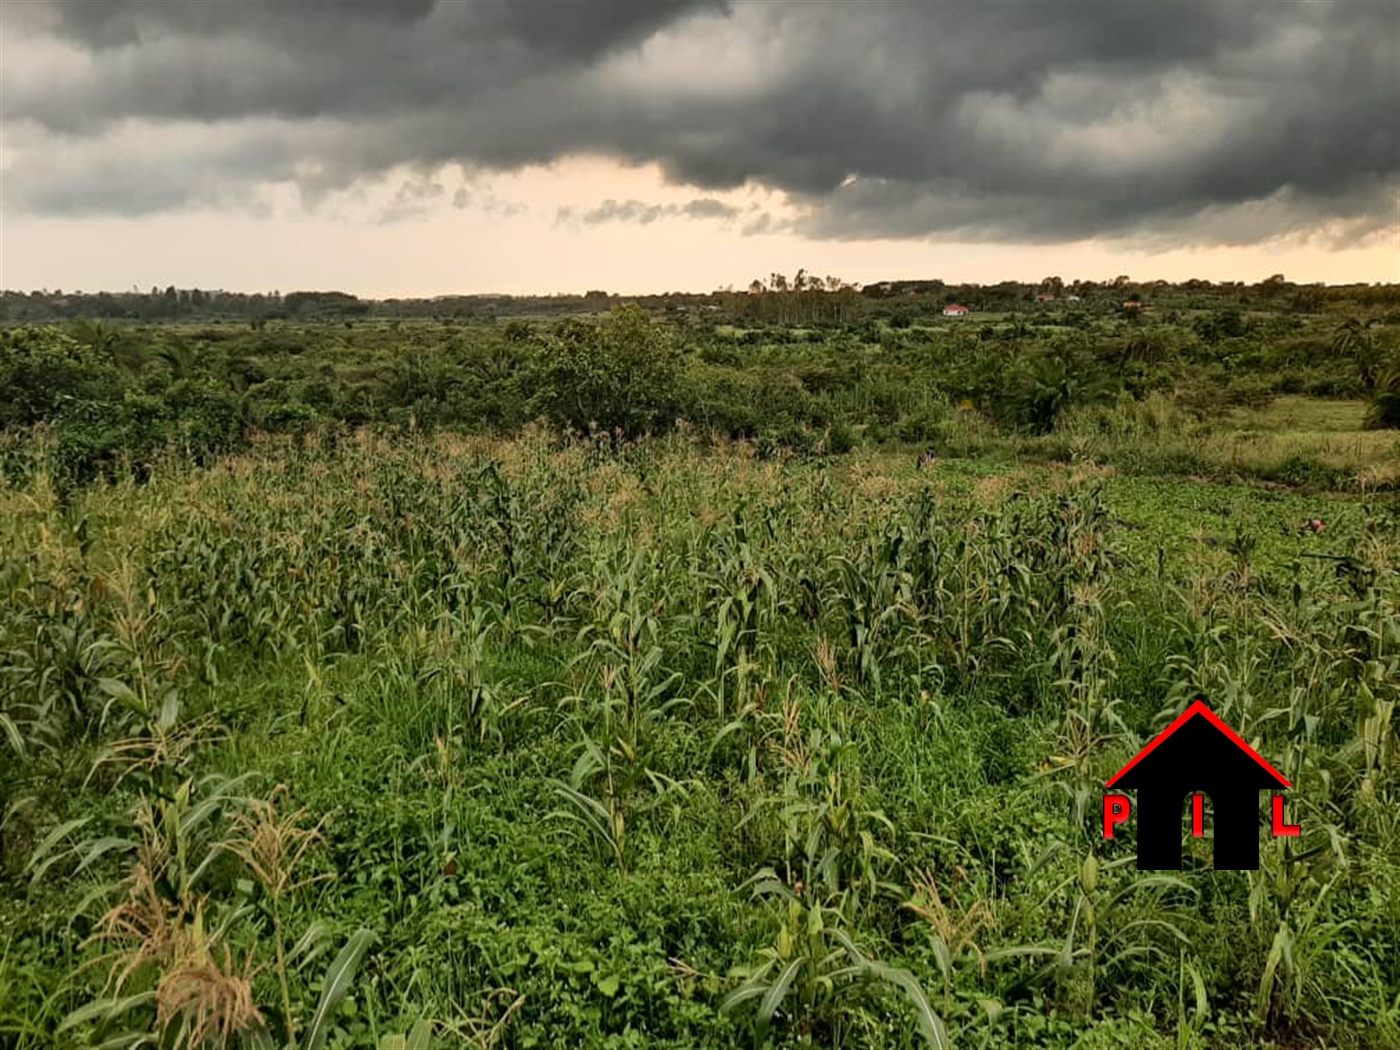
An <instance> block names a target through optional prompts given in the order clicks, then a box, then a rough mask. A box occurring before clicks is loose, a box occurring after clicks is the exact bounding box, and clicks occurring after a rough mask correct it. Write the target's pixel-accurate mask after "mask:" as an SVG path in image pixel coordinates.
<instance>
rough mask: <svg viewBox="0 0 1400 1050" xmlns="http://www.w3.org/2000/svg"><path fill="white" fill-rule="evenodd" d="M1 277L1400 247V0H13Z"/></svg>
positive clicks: (972, 264) (1095, 267)
mask: <svg viewBox="0 0 1400 1050" xmlns="http://www.w3.org/2000/svg"><path fill="white" fill-rule="evenodd" d="M0 133H3V139H0V178H3V187H2V189H0V193H2V194H3V196H2V197H0V206H3V230H2V231H0V232H3V241H0V244H3V248H0V252H2V253H3V254H2V255H0V285H3V286H4V287H7V288H22V289H26V290H27V289H31V288H38V287H49V288H53V287H61V288H65V289H69V290H71V289H84V290H95V289H98V288H105V289H122V288H130V287H132V286H137V287H140V288H143V289H145V288H149V287H150V286H151V285H160V286H165V285H167V284H171V283H173V284H177V285H179V286H182V287H188V286H197V287H204V288H216V287H223V288H228V289H236V290H245V291H257V290H268V289H272V288H278V289H281V290H282V291H289V290H292V289H296V288H341V289H344V290H347V291H352V292H357V293H360V294H365V295H414V294H418V295H432V294H442V293H450V292H486V291H506V292H529V291H539V292H552V291H582V290H584V289H587V288H604V289H608V290H611V291H622V292H644V291H666V290H676V289H693V290H709V289H712V288H714V287H718V286H722V285H725V284H728V283H733V284H735V285H738V286H742V285H744V284H747V283H748V281H750V280H751V279H753V278H754V277H757V276H767V275H768V274H769V273H771V272H773V271H775V270H780V271H782V272H784V273H788V274H791V273H792V272H793V271H795V270H796V269H797V268H798V267H805V268H807V269H808V270H811V271H815V272H818V273H820V274H822V275H827V274H835V275H837V276H840V277H843V278H845V279H847V280H855V281H874V280H880V279H882V278H898V277H941V278H943V279H944V280H948V281H996V280H1001V279H1023V280H1038V279H1039V278H1041V277H1045V276H1048V275H1051V274H1057V275H1060V276H1062V277H1064V278H1065V279H1066V280H1069V279H1073V278H1075V277H1084V278H1091V279H1104V278H1109V277H1113V276H1115V275H1116V274H1120V273H1126V274H1130V275H1131V276H1133V277H1134V278H1139V279H1151V278H1158V277H1162V278H1167V279H1181V278H1186V277H1191V276H1201V277H1207V278H1211V279H1215V280H1232V279H1239V280H1246V281H1257V280H1261V279H1263V278H1265V277H1267V276H1269V275H1270V274H1272V273H1275V272H1282V273H1285V274H1286V275H1287V276H1288V277H1290V278H1291V279H1294V280H1299V281H1313V280H1325V281H1335V282H1340V281H1356V280H1365V281H1396V280H1400V0H1344V2H1331V0H1265V2H1259V3H1255V2H1251V0H1171V2H1161V3H1151V2H1132V3H1128V2H1119V0H981V2H975V3H962V2H952V3H916V2H910V0H903V2H882V0H858V2H854V3H841V2H788V0H760V2H752V3H750V2H742V0H735V2H732V3H725V2H718V0H587V2H582V0H519V2H511V0H471V2H468V0H438V2H436V3H434V2H433V0H294V2H276V0H234V2H224V0H189V2H181V0H131V2H125V3H123V2H117V0H42V2H26V0H6V2H5V3H4V4H3V5H0Z"/></svg>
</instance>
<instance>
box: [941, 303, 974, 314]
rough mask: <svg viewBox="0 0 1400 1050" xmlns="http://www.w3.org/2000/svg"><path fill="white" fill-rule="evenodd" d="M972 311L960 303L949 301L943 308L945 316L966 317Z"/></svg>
mask: <svg viewBox="0 0 1400 1050" xmlns="http://www.w3.org/2000/svg"><path fill="white" fill-rule="evenodd" d="M971 312H972V311H971V310H969V309H968V308H967V307H966V306H963V305H961V304H959V303H949V304H948V305H947V306H945V307H944V308H943V316H944V317H966V316H967V315H968V314H970V313H971Z"/></svg>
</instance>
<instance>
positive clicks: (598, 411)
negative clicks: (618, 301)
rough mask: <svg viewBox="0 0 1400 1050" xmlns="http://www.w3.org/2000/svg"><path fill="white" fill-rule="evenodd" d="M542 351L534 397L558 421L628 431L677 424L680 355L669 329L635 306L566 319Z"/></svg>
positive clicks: (566, 425)
mask: <svg viewBox="0 0 1400 1050" xmlns="http://www.w3.org/2000/svg"><path fill="white" fill-rule="evenodd" d="M544 356H545V361H544V367H543V372H542V375H541V377H540V382H541V388H540V390H539V391H538V393H537V395H536V397H537V398H538V401H539V404H540V406H541V408H542V409H543V411H544V412H545V414H546V415H547V416H548V417H549V418H550V420H551V421H552V422H554V423H555V424H557V425H558V426H560V427H564V428H568V429H572V430H576V431H579V432H582V433H589V432H592V431H594V430H601V431H604V432H613V433H618V434H621V435H622V436H624V437H629V438H631V437H637V436H639V435H641V434H644V433H650V432H661V431H664V430H667V429H669V428H670V427H671V426H672V425H673V424H674V422H675V420H676V416H677V412H678V403H677V401H678V376H679V370H680V356H679V353H678V351H677V350H676V348H675V345H674V342H673V336H672V333H671V332H670V331H669V330H668V329H667V328H665V327H663V326H661V325H659V324H657V323H656V322H654V321H653V320H652V319H651V318H650V317H649V316H648V315H647V313H646V312H645V311H643V310H641V309H640V308H639V307H635V306H627V307H621V308H618V309H616V310H614V311H613V312H612V314H611V315H610V316H609V317H607V318H606V319H605V320H603V321H602V322H601V323H599V324H596V325H594V324H590V323H588V322H585V321H571V322H568V323H566V324H564V325H563V326H561V328H560V330H559V332H558V333H557V334H556V335H555V337H554V339H553V340H551V341H550V343H549V345H548V346H547V347H546V350H545V353H544Z"/></svg>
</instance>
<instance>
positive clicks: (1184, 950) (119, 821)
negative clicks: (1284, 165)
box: [0, 290, 1400, 1048]
mask: <svg viewBox="0 0 1400 1050" xmlns="http://www.w3.org/2000/svg"><path fill="white" fill-rule="evenodd" d="M1176 294H1178V295H1179V297H1180V302H1179V303H1176V304H1172V303H1167V304H1164V306H1163V314H1164V315H1165V314H1166V313H1167V312H1169V310H1170V312H1171V313H1172V317H1171V318H1170V319H1168V318H1167V317H1165V316H1158V317H1157V319H1155V320H1142V319H1140V318H1137V317H1136V316H1124V315H1123V314H1122V311H1121V308H1119V307H1118V306H1116V305H1113V306H1110V305H1108V303H1109V300H1110V298H1111V299H1112V300H1113V301H1114V302H1115V303H1116V302H1117V301H1118V300H1121V299H1122V298H1123V293H1122V292H1120V291H1118V290H1114V291H1113V292H1112V294H1111V296H1110V295H1109V294H1108V293H1105V294H1104V295H1103V296H1102V297H1101V298H1102V302H1100V303H1098V304H1095V303H1093V302H1090V303H1087V304H1086V305H1085V307H1084V308H1083V316H1079V317H1076V318H1066V317H1065V316H1062V315H1056V314H1051V313H1050V312H1048V311H1045V310H1042V311H1040V313H1038V314H1027V316H1021V315H1018V313H1017V312H1016V310H1013V309H1008V310H1003V311H1001V312H999V313H998V314H997V317H996V320H995V321H990V320H989V321H988V322H987V323H986V324H985V325H984V324H982V322H980V321H977V320H974V321H971V322H959V321H951V322H943V321H941V320H939V319H935V318H931V317H924V316H922V315H919V314H918V313H917V312H915V315H914V316H912V317H911V316H908V314H909V311H910V309H911V308H910V307H908V306H907V305H906V304H904V303H895V304H893V305H891V304H889V303H885V304H880V303H876V304H873V305H870V304H867V305H866V306H864V307H862V309H864V310H865V311H866V312H865V313H864V314H861V315H860V316H859V317H857V319H856V320H855V321H850V320H849V319H845V318H842V319H838V320H833V321H831V322H829V323H828V322H826V321H824V320H822V319H821V318H820V317H818V318H817V320H815V321H813V322H812V323H811V324H810V325H809V327H807V328H804V329H798V328H796V326H795V324H776V323H772V322H770V321H768V320H767V319H766V318H764V317H762V316H752V311H754V310H757V309H758V307H757V306H755V305H753V304H750V303H747V302H739V301H735V302H730V303H720V304H718V305H719V306H720V307H722V309H720V310H718V311H717V314H718V315H719V316H718V317H717V318H716V319H714V320H710V319H705V318H697V317H696V316H695V315H693V314H686V313H685V312H684V311H681V312H680V313H679V315H677V316H670V317H667V316H665V311H664V310H656V311H651V312H648V311H646V310H643V309H641V308H639V307H635V306H634V307H622V308H618V309H616V310H614V311H612V312H610V313H608V314H606V315H604V316H603V317H602V318H601V319H597V318H593V317H566V318H563V319H557V318H550V317H543V316H533V317H521V318H496V319H494V320H492V319H483V318H472V319H468V320H454V319H423V318H408V319H405V320H403V321H402V322H400V321H399V319H397V318H389V317H378V318H376V317H374V316H369V317H364V316H359V315H357V317H356V318H355V319H354V321H353V324H350V325H347V324H346V322H345V319H342V318H338V317H337V318H334V319H329V320H328V319H324V318H323V319H317V320H305V319H303V320H274V321H272V322H271V323H270V324H259V325H257V326H255V327H254V326H249V325H248V324H246V323H236V322H234V321H230V320H228V319H227V318H223V319H220V318H210V319H198V318H196V319H188V318H186V319H179V320H169V321H164V320H162V321H150V320H139V319H138V320H130V321H125V320H113V319H111V318H106V319H100V320H96V321H94V320H92V319H84V320H79V321H76V322H75V321H71V320H68V319H54V318H47V319H46V321H48V322H49V323H46V324H44V325H39V324H35V323H30V322H28V321H26V323H25V324H24V325H22V326H18V327H11V328H8V329H6V330H4V331H3V332H0V352H2V353H3V354H4V355H5V356H4V358H3V368H4V370H5V371H4V374H3V376H0V379H3V380H4V389H5V390H6V392H7V393H6V397H7V399H8V402H9V403H8V405H7V406H6V407H5V415H4V416H3V417H0V423H3V424H4V428H5V429H4V431H3V435H0V462H2V463H3V466H4V470H5V480H4V482H3V487H0V530H2V531H3V535H2V536H0V539H3V543H4V551H3V553H0V594H2V595H3V601H0V676H3V677H0V689H2V690H3V692H0V804H3V823H2V824H0V894H2V895H3V898H4V904H3V907H0V1043H3V1044H4V1045H13V1046H15V1047H49V1046H55V1045H57V1046H84V1045H99V1044H104V1045H122V1046H126V1045H134V1044H135V1043H136V1041H137V1040H138V1039H139V1038H140V1037H142V1036H149V1037H150V1038H151V1039H152V1040H153V1041H154V1042H153V1045H165V1046H190V1045H205V1044H207V1045H229V1046H238V1045H248V1046H257V1045H268V1046H283V1045H289V1046H297V1047H309V1048H321V1047H350V1046H365V1047H383V1048H389V1047H395V1046H419V1045H421V1046H438V1045H451V1046H457V1045H462V1046H502V1047H531V1046H538V1047H545V1046H580V1047H633V1046H636V1047H643V1046H645V1047H651V1046H674V1047H728V1046H735V1045H750V1044H752V1043H754V1042H755V1041H756V1040H757V1041H759V1042H760V1043H761V1042H762V1041H763V1040H765V1039H766V1040H771V1041H772V1042H773V1043H774V1044H776V1045H782V1046H798V1045H811V1046H842V1047H918V1046H928V1045H934V1046H941V1045H952V1046H958V1047H963V1046H975V1047H1025V1046H1043V1047H1069V1046H1078V1047H1134V1048H1139V1047H1141V1048H1152V1047H1164V1048H1165V1047H1182V1048H1184V1047H1216V1046H1243V1045H1258V1046H1273V1047H1280V1048H1282V1047H1288V1048H1294V1047H1304V1046H1323V1045H1326V1046H1342V1047H1358V1048H1361V1047H1385V1046H1395V1045H1400V891H1397V889H1396V886H1397V885H1400V741H1397V738H1396V734H1397V729H1398V728H1400V725H1397V722H1400V720H1397V718H1396V717H1395V708H1396V704H1397V701H1400V572H1397V565H1400V503H1397V497H1396V488H1397V484H1400V431H1397V430H1395V429H1390V428H1388V427H1387V426H1386V423H1387V420H1388V418H1389V417H1388V416H1387V413H1388V412H1390V411H1393V401H1387V400H1386V398H1387V396H1389V394H1388V392H1391V391H1393V390H1396V389H1400V387H1396V386H1395V383H1396V382H1397V381H1396V380H1395V379H1394V378H1393V375H1394V373H1392V372H1391V371H1390V369H1391V367H1392V366H1393V354H1394V346H1395V336H1396V334H1397V328H1400V326H1397V324H1396V323H1395V322H1396V317H1395V314H1394V313H1391V314H1389V315H1387V314H1385V313H1383V312H1382V310H1381V309H1380V308H1378V307H1376V306H1375V304H1374V303H1371V302H1370V301H1361V300H1358V301H1356V302H1345V301H1343V302H1339V303H1333V304H1326V303H1324V304H1321V305H1319V304H1303V305H1302V306H1299V305H1296V304H1295V305H1289V303H1288V302H1287V301H1286V300H1285V301H1274V300H1272V299H1268V300H1266V299H1264V298H1260V299H1258V300H1249V301H1248V302H1244V303H1243V305H1242V306H1241V302H1240V297H1239V296H1234V297H1219V298H1217V299H1211V298H1209V297H1206V299H1205V300H1204V301H1202V302H1197V301H1194V300H1192V299H1191V298H1190V297H1189V296H1187V294H1186V293H1185V292H1181V291H1179V292H1178V293H1176ZM1268 294H1269V295H1273V294H1274V293H1273V292H1272V291H1269V292H1268ZM1264 295H1265V293H1264V292H1261V293H1260V296H1261V297H1263V296H1264ZM755 298H761V297H755ZM959 298H960V299H962V300H963V301H966V300H967V299H968V298H970V296H968V295H966V294H962V295H960V296H959ZM1197 298H1199V296H1198V297H1197ZM857 306H860V304H856V306H851V307H850V309H851V310H855V309H856V307H857ZM1303 306H1307V309H1304V308H1303ZM744 311H748V313H745V312H744ZM1069 321H1072V322H1073V323H1067V322H1069ZM804 323H805V322H804ZM960 325H961V327H959V326H960ZM795 333H796V334H795ZM1387 405H1391V406H1392V407H1390V408H1387V407H1386V406H1387ZM1197 698H1205V699H1206V700H1207V702H1208V703H1209V704H1210V705H1211V707H1212V708H1213V709H1214V710H1215V712H1216V713H1217V714H1219V715H1220V716H1221V717H1222V718H1223V719H1224V720H1225V721H1226V722H1227V723H1228V724H1229V725H1231V726H1232V727H1233V728H1234V729H1236V730H1237V731H1238V732H1239V733H1240V734H1241V735H1242V736H1243V737H1244V738H1245V739H1246V740H1248V741H1250V742H1251V744H1252V745H1253V746H1255V747H1256V748H1257V749H1258V750H1259V751H1260V752H1261V753H1262V754H1263V755H1264V756H1265V757H1266V758H1267V759H1268V760H1269V761H1270V762H1271V763H1272V764H1273V765H1274V766H1275V767H1277V768H1278V769H1279V770H1280V771H1281V772H1282V773H1283V774H1284V775H1285V776H1287V777H1288V778H1289V779H1290V781H1291V782H1292V784H1293V788H1292V789H1291V790H1290V791H1289V792H1288V806H1289V819H1290V820H1292V821H1295V822H1297V823H1299V824H1300V825H1301V827H1302V829H1303V833H1302V835H1301V837H1299V838H1292V839H1290V838H1270V837H1267V836H1265V835H1263V833H1262V832H1261V838H1262V842H1263V846H1262V855H1261V864H1260V868H1259V870H1257V871H1216V870H1214V869H1213V867H1212V864H1211V850H1210V846H1211V839H1210V837H1209V835H1207V837H1205V838H1203V839H1192V838H1189V837H1188V838H1186V843H1187V845H1186V851H1187V852H1186V857H1185V860H1184V864H1183V870H1181V871H1179V872H1177V871H1161V872H1153V871H1143V872H1140V871H1138V869H1137V868H1136V866H1135V864H1134V853H1133V848H1134V838H1133V831H1132V827H1131V825H1128V826H1127V828H1126V829H1125V830H1120V832H1119V834H1118V835H1117V836H1116V837H1115V838H1114V839H1113V840H1111V841H1106V840H1105V839H1104V837H1103V834H1102V808H1101V799H1102V794H1103V785H1104V781H1105V780H1106V779H1107V778H1108V777H1110V776H1112V774H1113V773H1114V772H1115V771H1116V770H1118V769H1119V768H1120V767H1121V766H1122V765H1123V764H1124V763H1125V762H1126V761H1128V760H1129V759H1130V758H1131V757H1132V756H1133V755H1134V754H1135V753H1136V752H1137V751H1138V750H1139V749H1140V748H1141V747H1142V746H1143V745H1144V744H1145V743H1146V742H1147V741H1148V740H1150V739H1151V738H1152V737H1153V736H1154V735H1155V734H1156V733H1157V732H1159V731H1160V730H1161V729H1162V728H1163V727H1164V726H1165V725H1166V724H1167V723H1168V722H1170V721H1171V719H1172V718H1173V717H1175V715H1177V714H1179V713H1180V712H1181V711H1182V710H1183V709H1184V708H1185V707H1186V706H1187V705H1188V704H1189V703H1190V702H1191V701H1192V700H1194V699H1197ZM162 1039H163V1040H164V1042H160V1041H159V1040H162Z"/></svg>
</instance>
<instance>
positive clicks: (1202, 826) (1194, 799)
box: [1191, 795, 1206, 838]
mask: <svg viewBox="0 0 1400 1050" xmlns="http://www.w3.org/2000/svg"><path fill="white" fill-rule="evenodd" d="M1205 833H1206V797H1205V796H1204V795H1192V796H1191V834H1192V835H1193V836H1194V837H1196V838H1202V837H1204V835H1205Z"/></svg>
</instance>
